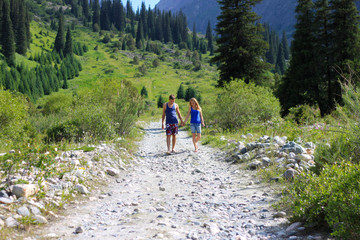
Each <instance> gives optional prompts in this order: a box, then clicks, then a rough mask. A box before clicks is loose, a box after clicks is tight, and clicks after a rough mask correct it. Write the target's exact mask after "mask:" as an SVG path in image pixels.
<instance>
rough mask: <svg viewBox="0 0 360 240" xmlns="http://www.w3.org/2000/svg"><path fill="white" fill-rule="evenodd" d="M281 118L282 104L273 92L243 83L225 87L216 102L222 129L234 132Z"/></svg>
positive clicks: (217, 115)
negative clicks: (250, 125) (254, 124)
mask: <svg viewBox="0 0 360 240" xmlns="http://www.w3.org/2000/svg"><path fill="white" fill-rule="evenodd" d="M278 117H280V103H279V101H278V99H277V98H275V97H274V95H273V94H272V93H271V91H270V90H269V89H267V88H264V87H258V86H255V85H254V84H252V83H250V84H246V83H244V82H243V81H239V82H235V81H233V82H231V83H229V84H228V85H227V86H225V88H224V90H223V92H222V93H221V94H220V96H219V98H218V99H217V101H216V106H215V116H214V118H216V120H217V121H218V123H219V125H220V127H222V128H223V129H229V130H234V129H236V128H241V127H243V126H245V125H247V124H252V123H259V122H266V121H269V120H272V119H274V118H278Z"/></svg>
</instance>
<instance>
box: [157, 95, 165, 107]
mask: <svg viewBox="0 0 360 240" xmlns="http://www.w3.org/2000/svg"><path fill="white" fill-rule="evenodd" d="M164 103H165V100H164V98H163V97H162V96H161V95H160V96H159V98H158V101H157V107H158V108H162V107H163V105H164Z"/></svg>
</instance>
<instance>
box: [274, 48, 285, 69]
mask: <svg viewBox="0 0 360 240" xmlns="http://www.w3.org/2000/svg"><path fill="white" fill-rule="evenodd" d="M284 52H285V51H284V46H283V43H282V42H281V43H280V44H279V47H278V54H277V57H276V64H275V71H276V72H277V73H279V74H280V75H282V74H284V72H285V68H286V65H285V53H284Z"/></svg>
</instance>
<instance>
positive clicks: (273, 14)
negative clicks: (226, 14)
mask: <svg viewBox="0 0 360 240" xmlns="http://www.w3.org/2000/svg"><path fill="white" fill-rule="evenodd" d="M296 5H297V0H263V1H261V2H260V3H259V4H258V5H256V6H255V8H254V11H255V12H256V13H257V14H258V15H259V16H261V22H266V23H269V24H270V26H271V27H272V29H274V30H275V31H277V32H279V33H281V32H282V31H285V32H286V33H287V35H288V36H291V35H292V33H293V32H294V25H295V23H296V17H295V8H296ZM356 5H357V7H358V9H360V1H356ZM156 7H157V8H159V9H160V10H170V11H172V12H177V11H180V10H181V11H182V12H183V13H184V14H185V15H186V16H187V20H188V26H189V28H190V29H191V30H192V29H193V25H194V23H196V30H197V31H198V32H202V33H205V32H206V27H207V23H208V21H210V24H211V26H212V28H213V29H214V28H215V25H216V22H217V19H216V18H217V16H218V15H219V14H220V7H219V4H218V2H217V0H160V1H159V3H158V4H157V5H156Z"/></svg>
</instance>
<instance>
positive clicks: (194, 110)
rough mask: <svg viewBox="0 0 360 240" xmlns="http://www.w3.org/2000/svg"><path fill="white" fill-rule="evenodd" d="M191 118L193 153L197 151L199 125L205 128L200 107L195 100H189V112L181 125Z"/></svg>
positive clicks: (199, 132)
mask: <svg viewBox="0 0 360 240" xmlns="http://www.w3.org/2000/svg"><path fill="white" fill-rule="evenodd" d="M189 116H191V120H190V129H191V133H192V140H193V143H194V147H195V152H197V151H198V150H199V147H198V142H199V140H200V138H201V125H202V126H203V127H205V123H204V118H203V115H202V111H201V107H200V105H199V103H198V101H197V100H196V99H195V98H191V99H190V101H189V111H188V113H187V116H186V118H185V121H184V123H183V125H185V123H186V122H187V120H188V119H189Z"/></svg>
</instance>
